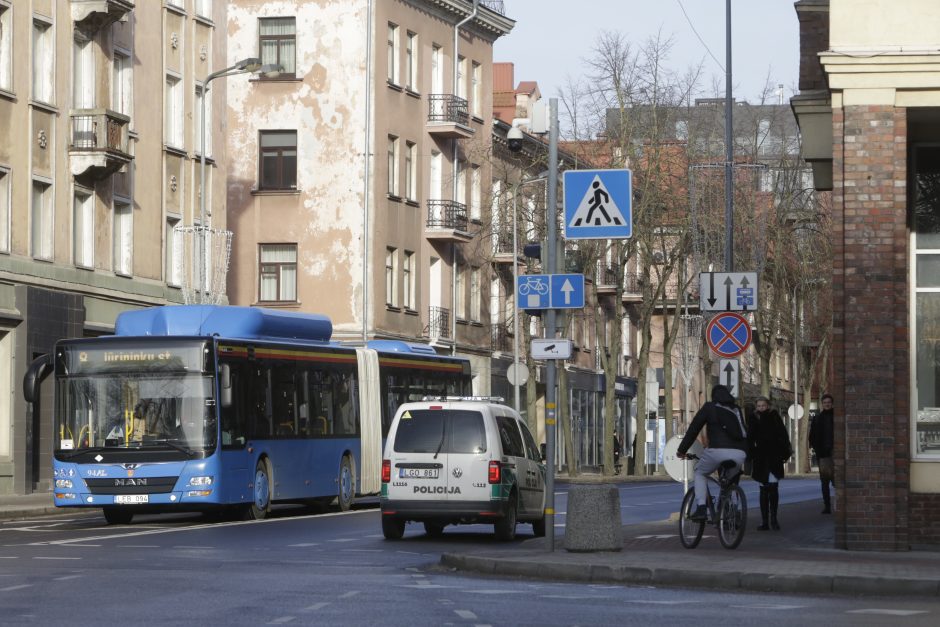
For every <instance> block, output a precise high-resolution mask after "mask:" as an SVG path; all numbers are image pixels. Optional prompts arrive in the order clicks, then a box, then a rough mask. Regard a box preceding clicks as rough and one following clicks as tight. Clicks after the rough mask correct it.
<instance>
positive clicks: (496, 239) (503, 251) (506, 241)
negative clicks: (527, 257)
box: [493, 232, 513, 262]
mask: <svg viewBox="0 0 940 627" xmlns="http://www.w3.org/2000/svg"><path fill="white" fill-rule="evenodd" d="M512 244H513V241H512V233H505V232H503V233H494V234H493V255H498V256H502V257H506V258H507V261H508V262H511V261H512Z"/></svg>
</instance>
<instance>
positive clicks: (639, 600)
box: [625, 599, 697, 605]
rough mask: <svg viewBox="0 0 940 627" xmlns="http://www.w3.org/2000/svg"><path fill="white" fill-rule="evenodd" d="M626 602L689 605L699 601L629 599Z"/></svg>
mask: <svg viewBox="0 0 940 627" xmlns="http://www.w3.org/2000/svg"><path fill="white" fill-rule="evenodd" d="M625 602H626V603H646V604H648V605H688V604H689V603H697V601H682V600H675V601H673V600H669V601H656V600H653V599H627V600H626V601H625Z"/></svg>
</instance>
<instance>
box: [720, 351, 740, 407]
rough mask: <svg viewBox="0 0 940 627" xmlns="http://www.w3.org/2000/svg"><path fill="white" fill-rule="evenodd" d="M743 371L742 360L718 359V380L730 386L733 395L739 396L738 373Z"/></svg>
mask: <svg viewBox="0 0 940 627" xmlns="http://www.w3.org/2000/svg"><path fill="white" fill-rule="evenodd" d="M740 372H741V362H740V361H738V360H737V359H719V360H718V382H719V383H721V384H722V385H723V386H725V387H726V388H728V391H729V392H731V396H733V397H735V398H737V397H738V378H739V377H738V375H739V374H740Z"/></svg>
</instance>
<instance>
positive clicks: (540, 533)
mask: <svg viewBox="0 0 940 627" xmlns="http://www.w3.org/2000/svg"><path fill="white" fill-rule="evenodd" d="M532 535H534V536H535V537H536V538H544V537H545V514H542V517H541V518H539V519H538V520H533V521H532Z"/></svg>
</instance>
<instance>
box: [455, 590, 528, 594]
mask: <svg viewBox="0 0 940 627" xmlns="http://www.w3.org/2000/svg"><path fill="white" fill-rule="evenodd" d="M517 592H518V591H517V590H467V591H466V593H467V594H516V593H517Z"/></svg>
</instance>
